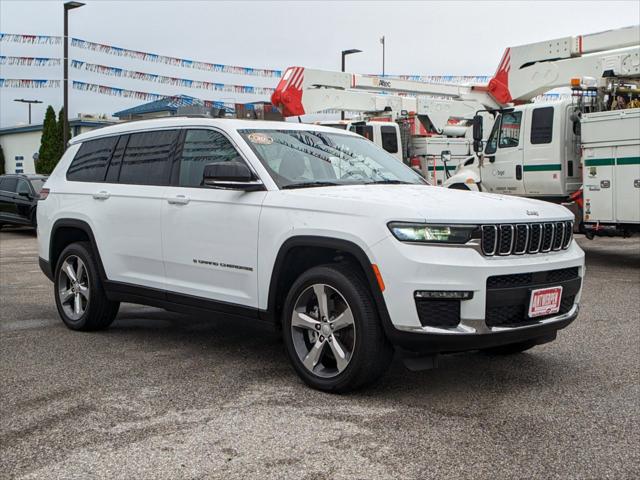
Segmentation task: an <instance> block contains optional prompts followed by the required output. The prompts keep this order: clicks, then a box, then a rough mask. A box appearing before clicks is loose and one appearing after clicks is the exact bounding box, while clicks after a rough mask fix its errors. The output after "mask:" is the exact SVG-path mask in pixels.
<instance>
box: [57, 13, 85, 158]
mask: <svg viewBox="0 0 640 480" xmlns="http://www.w3.org/2000/svg"><path fill="white" fill-rule="evenodd" d="M83 5H84V3H80V2H65V4H64V60H63V61H64V67H63V68H64V71H63V80H62V89H63V93H62V95H63V101H62V108H63V111H64V118H63V120H62V123H63V125H62V142H63V145H62V150H63V151H65V150H66V149H67V138H69V86H68V83H69V10H73V9H74V8H80V7H82V6H83Z"/></svg>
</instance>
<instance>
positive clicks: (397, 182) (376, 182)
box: [365, 180, 414, 185]
mask: <svg viewBox="0 0 640 480" xmlns="http://www.w3.org/2000/svg"><path fill="white" fill-rule="evenodd" d="M365 185H414V184H413V183H412V182H405V181H404V180H374V181H372V182H366V183H365Z"/></svg>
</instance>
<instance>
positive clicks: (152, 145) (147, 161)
mask: <svg viewBox="0 0 640 480" xmlns="http://www.w3.org/2000/svg"><path fill="white" fill-rule="evenodd" d="M177 138H178V131H177V130H159V131H155V132H145V133H134V134H132V135H131V136H130V138H129V143H128V144H127V148H126V150H125V152H124V158H123V159H122V167H121V168H120V183H132V184H136V185H167V184H168V181H167V180H168V173H169V165H170V161H169V160H170V157H171V154H172V153H173V150H174V147H175V143H176V139H177Z"/></svg>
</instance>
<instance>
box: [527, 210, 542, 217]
mask: <svg viewBox="0 0 640 480" xmlns="http://www.w3.org/2000/svg"><path fill="white" fill-rule="evenodd" d="M527 215H530V216H534V217H537V216H539V215H540V214H539V213H538V211H537V210H527Z"/></svg>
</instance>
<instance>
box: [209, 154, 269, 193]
mask: <svg viewBox="0 0 640 480" xmlns="http://www.w3.org/2000/svg"><path fill="white" fill-rule="evenodd" d="M202 185H204V186H206V187H214V188H226V189H231V190H244V191H247V192H252V191H257V190H264V185H263V183H262V182H261V181H260V180H258V179H256V178H255V177H254V176H253V173H252V172H251V170H249V167H247V165H246V164H244V163H243V162H239V161H231V162H220V163H210V164H209V165H205V167H204V171H203V173H202Z"/></svg>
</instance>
